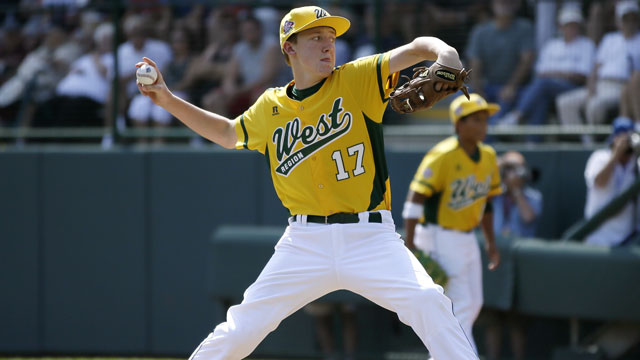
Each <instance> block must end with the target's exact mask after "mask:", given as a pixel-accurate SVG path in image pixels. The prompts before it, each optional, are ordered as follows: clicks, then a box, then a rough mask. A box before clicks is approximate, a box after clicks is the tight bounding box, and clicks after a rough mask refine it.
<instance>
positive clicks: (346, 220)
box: [291, 212, 382, 224]
mask: <svg viewBox="0 0 640 360" xmlns="http://www.w3.org/2000/svg"><path fill="white" fill-rule="evenodd" d="M291 220H292V221H294V222H295V221H296V216H295V215H294V216H293V217H292V218H291ZM307 222H310V223H316V224H355V223H359V222H360V217H359V216H358V214H354V213H336V214H332V215H329V216H320V215H307ZM369 222H370V223H382V214H381V213H379V212H370V213H369Z"/></svg>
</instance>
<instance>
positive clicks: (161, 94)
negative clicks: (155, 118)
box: [136, 57, 173, 106]
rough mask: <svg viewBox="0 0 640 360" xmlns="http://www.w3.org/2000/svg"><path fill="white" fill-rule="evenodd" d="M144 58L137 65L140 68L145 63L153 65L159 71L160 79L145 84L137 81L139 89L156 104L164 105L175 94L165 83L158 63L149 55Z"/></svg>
mask: <svg viewBox="0 0 640 360" xmlns="http://www.w3.org/2000/svg"><path fill="white" fill-rule="evenodd" d="M142 60H143V61H141V62H139V63H137V64H136V67H137V68H138V67H140V66H142V65H144V64H145V63H147V64H149V65H151V66H153V67H154V68H155V69H156V72H157V73H158V79H157V80H156V82H155V83H154V84H153V85H144V84H141V83H139V82H136V83H137V84H138V90H139V91H140V93H141V94H142V95H144V96H148V97H149V98H150V99H151V100H152V101H153V103H154V104H156V105H159V106H162V104H164V103H165V102H166V101H167V100H168V99H169V98H171V96H173V94H171V91H169V88H167V84H165V82H164V78H163V77H162V73H161V72H160V69H158V66H157V65H156V63H155V62H154V61H153V60H151V59H149V58H148V57H143V58H142Z"/></svg>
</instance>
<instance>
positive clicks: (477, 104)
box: [449, 93, 500, 124]
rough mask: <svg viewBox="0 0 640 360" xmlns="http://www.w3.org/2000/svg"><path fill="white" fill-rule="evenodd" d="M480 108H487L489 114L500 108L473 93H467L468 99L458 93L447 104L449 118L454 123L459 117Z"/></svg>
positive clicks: (480, 109)
mask: <svg viewBox="0 0 640 360" xmlns="http://www.w3.org/2000/svg"><path fill="white" fill-rule="evenodd" d="M482 110H487V111H488V112H489V116H491V115H493V114H495V113H497V112H498V111H499V110H500V105H498V104H492V103H487V100H485V99H484V98H483V97H482V96H480V95H478V94H475V93H473V94H470V95H469V100H467V97H466V96H465V95H460V96H458V97H457V98H455V99H453V101H452V102H451V105H449V118H451V122H453V123H454V124H456V123H457V122H458V120H460V118H462V117H465V116H467V115H469V114H473V113H474V112H477V111H482Z"/></svg>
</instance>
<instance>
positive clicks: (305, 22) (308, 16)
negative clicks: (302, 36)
mask: <svg viewBox="0 0 640 360" xmlns="http://www.w3.org/2000/svg"><path fill="white" fill-rule="evenodd" d="M317 26H328V27H331V28H333V29H334V30H335V31H336V36H340V35H342V34H344V33H345V32H346V31H347V30H348V29H349V26H351V23H350V22H349V20H347V19H346V18H343V17H342V16H331V15H330V14H329V13H328V12H327V11H326V10H324V9H322V8H320V7H317V6H303V7H299V8H295V9H293V10H291V11H289V13H288V14H287V15H285V16H284V17H283V18H282V21H280V50H281V51H282V45H283V44H284V42H285V41H287V39H288V38H289V37H290V36H291V35H293V34H295V33H299V32H300V31H303V30H307V29H310V28H312V27H317Z"/></svg>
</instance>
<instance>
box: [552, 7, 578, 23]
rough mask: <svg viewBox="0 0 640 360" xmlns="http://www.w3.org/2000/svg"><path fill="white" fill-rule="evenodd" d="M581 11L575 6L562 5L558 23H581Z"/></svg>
mask: <svg viewBox="0 0 640 360" xmlns="http://www.w3.org/2000/svg"><path fill="white" fill-rule="evenodd" d="M582 21H583V18H582V12H581V11H580V9H579V8H577V7H575V6H567V5H565V6H563V7H562V10H560V15H558V23H559V24H560V25H566V24H569V23H582Z"/></svg>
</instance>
